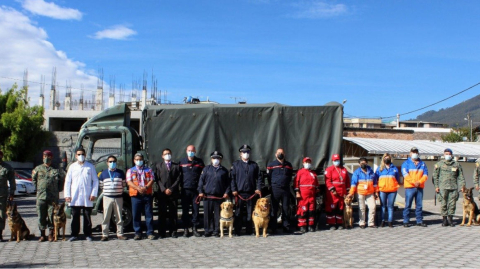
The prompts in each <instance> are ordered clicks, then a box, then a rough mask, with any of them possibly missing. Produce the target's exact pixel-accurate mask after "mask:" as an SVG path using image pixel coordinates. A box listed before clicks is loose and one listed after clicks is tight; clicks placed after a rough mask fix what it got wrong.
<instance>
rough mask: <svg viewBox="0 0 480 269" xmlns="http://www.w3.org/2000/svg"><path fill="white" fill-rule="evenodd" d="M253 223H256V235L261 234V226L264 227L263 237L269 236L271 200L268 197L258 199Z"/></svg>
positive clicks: (253, 214)
mask: <svg viewBox="0 0 480 269" xmlns="http://www.w3.org/2000/svg"><path fill="white" fill-rule="evenodd" d="M252 220H253V224H254V225H255V236H256V237H259V236H260V228H263V237H267V228H268V223H269V222H270V201H269V200H268V199H267V198H260V199H258V200H257V204H256V205H255V209H254V210H253V213H252Z"/></svg>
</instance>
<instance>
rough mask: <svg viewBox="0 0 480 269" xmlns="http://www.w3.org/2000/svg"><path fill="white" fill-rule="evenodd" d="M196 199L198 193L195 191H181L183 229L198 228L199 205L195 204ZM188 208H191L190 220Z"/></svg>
mask: <svg viewBox="0 0 480 269" xmlns="http://www.w3.org/2000/svg"><path fill="white" fill-rule="evenodd" d="M197 197H198V191H197V190H195V189H182V223H183V228H184V229H187V228H190V227H191V226H192V225H193V226H198V208H199V204H197V203H195V200H196V199H197ZM190 207H192V218H191V219H190Z"/></svg>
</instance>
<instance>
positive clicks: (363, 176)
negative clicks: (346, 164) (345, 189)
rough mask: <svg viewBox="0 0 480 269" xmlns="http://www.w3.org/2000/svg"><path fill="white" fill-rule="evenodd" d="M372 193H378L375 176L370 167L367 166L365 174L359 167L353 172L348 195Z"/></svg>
mask: <svg viewBox="0 0 480 269" xmlns="http://www.w3.org/2000/svg"><path fill="white" fill-rule="evenodd" d="M374 192H378V185H377V176H376V175H375V173H374V172H373V170H372V168H371V167H370V166H367V171H366V172H364V171H363V170H362V168H360V167H359V168H358V169H357V170H355V172H353V175H352V185H351V186H350V194H354V193H358V194H361V195H370V194H373V193H374Z"/></svg>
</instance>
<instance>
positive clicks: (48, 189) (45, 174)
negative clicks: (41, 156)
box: [32, 164, 65, 203]
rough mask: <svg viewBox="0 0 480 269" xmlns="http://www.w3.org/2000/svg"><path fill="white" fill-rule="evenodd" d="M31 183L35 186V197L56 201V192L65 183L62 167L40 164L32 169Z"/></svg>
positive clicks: (60, 189) (59, 190) (61, 188)
mask: <svg viewBox="0 0 480 269" xmlns="http://www.w3.org/2000/svg"><path fill="white" fill-rule="evenodd" d="M32 183H33V185H35V187H36V188H37V199H39V200H47V201H52V202H55V203H57V202H58V196H59V195H58V193H59V192H61V191H62V190H63V186H64V184H65V173H64V172H63V170H62V169H56V168H54V167H52V166H46V165H45V164H41V165H39V166H37V167H35V169H33V171H32Z"/></svg>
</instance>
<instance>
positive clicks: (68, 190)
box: [63, 162, 98, 207]
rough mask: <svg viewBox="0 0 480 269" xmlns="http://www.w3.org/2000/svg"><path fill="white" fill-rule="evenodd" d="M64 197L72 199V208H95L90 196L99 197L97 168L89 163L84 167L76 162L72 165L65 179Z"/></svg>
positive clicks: (84, 164) (85, 163)
mask: <svg viewBox="0 0 480 269" xmlns="http://www.w3.org/2000/svg"><path fill="white" fill-rule="evenodd" d="M63 189H64V192H65V194H64V196H65V197H70V198H71V199H72V201H71V202H70V205H71V206H85V207H93V202H92V201H90V196H93V197H97V194H98V177H97V172H96V171H95V166H93V164H91V163H89V162H84V163H83V165H82V164H80V163H78V162H74V163H72V164H71V165H70V167H69V168H68V171H67V177H66V178H65V186H64V188H63Z"/></svg>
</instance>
